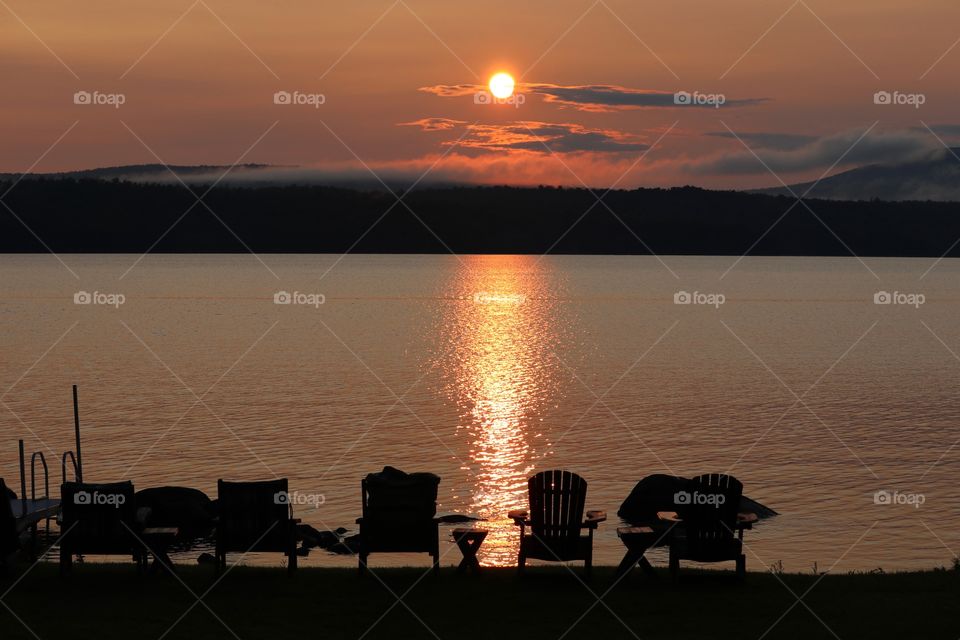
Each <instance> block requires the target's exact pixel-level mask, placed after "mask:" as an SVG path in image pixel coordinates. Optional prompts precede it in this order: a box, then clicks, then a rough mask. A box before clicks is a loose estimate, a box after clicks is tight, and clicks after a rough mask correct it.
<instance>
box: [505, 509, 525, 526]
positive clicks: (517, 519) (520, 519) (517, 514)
mask: <svg viewBox="0 0 960 640" xmlns="http://www.w3.org/2000/svg"><path fill="white" fill-rule="evenodd" d="M529 515H530V513H529V512H528V511H527V510H526V509H514V510H513V511H511V512H509V513H508V514H507V517H508V518H510V519H511V520H513V524H515V525H517V526H518V527H524V526H527V525H529V524H530V523H529V522H528V521H527V518H528V517H529Z"/></svg>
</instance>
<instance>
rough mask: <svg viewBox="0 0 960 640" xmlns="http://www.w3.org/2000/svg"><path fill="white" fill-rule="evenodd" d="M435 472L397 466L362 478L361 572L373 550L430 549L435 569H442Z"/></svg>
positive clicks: (422, 550) (360, 520) (424, 551)
mask: <svg viewBox="0 0 960 640" xmlns="http://www.w3.org/2000/svg"><path fill="white" fill-rule="evenodd" d="M439 485H440V478H439V477H438V476H435V475H433V474H432V473H411V474H407V473H404V472H403V471H400V470H398V469H394V468H393V467H385V468H384V469H383V471H381V472H380V473H371V474H369V475H367V477H366V478H364V479H363V480H362V481H361V482H360V489H361V500H362V508H363V516H362V517H360V518H358V519H357V524H358V525H360V549H359V556H360V565H359V569H360V573H364V572H366V570H367V559H368V558H369V556H370V554H371V553H374V552H377V553H429V554H430V555H431V556H432V557H433V571H434V573H435V574H436V573H439V571H440V530H439V524H440V520H439V519H438V518H436V517H435V516H436V513H437V488H438V487H439Z"/></svg>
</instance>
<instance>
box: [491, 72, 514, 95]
mask: <svg viewBox="0 0 960 640" xmlns="http://www.w3.org/2000/svg"><path fill="white" fill-rule="evenodd" d="M513 86H514V82H513V77H512V76H511V75H510V74H509V73H502V72H501V73H497V74H494V76H493V77H492V78H490V93H492V94H493V95H494V97H495V98H499V99H500V100H505V99H507V98H509V97H510V96H512V95H513Z"/></svg>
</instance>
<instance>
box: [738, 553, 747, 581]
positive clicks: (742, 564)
mask: <svg viewBox="0 0 960 640" xmlns="http://www.w3.org/2000/svg"><path fill="white" fill-rule="evenodd" d="M746 575H747V556H746V554H740V557H739V558H737V577H738V578H740V579H741V580H742V579H743V578H744V577H745V576H746Z"/></svg>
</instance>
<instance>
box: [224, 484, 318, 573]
mask: <svg viewBox="0 0 960 640" xmlns="http://www.w3.org/2000/svg"><path fill="white" fill-rule="evenodd" d="M287 488H288V483H287V479H286V478H280V479H278V480H266V481H263V482H226V481H224V480H217V497H218V498H219V510H220V512H219V517H218V519H217V541H216V549H215V555H216V558H217V562H216V565H217V571H218V572H219V571H222V570H224V569H225V568H226V566H227V553H251V552H261V551H267V552H273V551H276V552H280V553H283V554H284V555H286V556H287V571H288V572H289V573H293V572H294V571H295V570H296V568H297V524H298V523H299V522H300V521H299V520H296V519H294V518H293V506H292V505H291V504H290V499H289V493H288V491H287Z"/></svg>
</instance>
